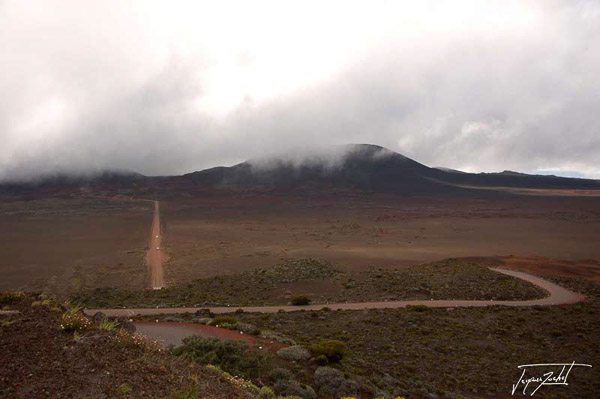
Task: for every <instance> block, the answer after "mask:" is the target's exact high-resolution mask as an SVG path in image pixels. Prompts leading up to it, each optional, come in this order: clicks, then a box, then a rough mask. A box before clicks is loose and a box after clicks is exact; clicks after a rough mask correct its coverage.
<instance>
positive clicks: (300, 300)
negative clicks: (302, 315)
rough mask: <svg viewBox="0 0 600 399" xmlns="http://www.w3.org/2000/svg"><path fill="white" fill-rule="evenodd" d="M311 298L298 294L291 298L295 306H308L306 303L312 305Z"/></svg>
mask: <svg viewBox="0 0 600 399" xmlns="http://www.w3.org/2000/svg"><path fill="white" fill-rule="evenodd" d="M310 302H311V300H310V298H309V297H307V296H296V297H293V298H292V300H291V303H292V305H294V306H306V305H310Z"/></svg>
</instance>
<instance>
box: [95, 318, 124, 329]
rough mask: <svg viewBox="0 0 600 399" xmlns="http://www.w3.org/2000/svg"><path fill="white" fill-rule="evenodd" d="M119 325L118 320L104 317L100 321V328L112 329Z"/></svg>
mask: <svg viewBox="0 0 600 399" xmlns="http://www.w3.org/2000/svg"><path fill="white" fill-rule="evenodd" d="M118 325H119V322H118V321H110V320H108V319H104V320H102V321H100V322H99V323H98V329H99V330H106V331H112V330H114V329H115V328H117V326H118Z"/></svg>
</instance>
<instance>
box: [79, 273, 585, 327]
mask: <svg viewBox="0 0 600 399" xmlns="http://www.w3.org/2000/svg"><path fill="white" fill-rule="evenodd" d="M491 270H494V271H496V272H498V273H503V274H506V275H509V276H512V277H516V278H520V279H522V280H525V281H528V282H530V283H532V284H535V285H537V286H538V287H540V288H543V289H544V290H546V291H548V293H549V294H550V295H549V296H547V297H545V298H542V299H533V300H528V301H472V300H456V301H455V300H436V301H388V302H356V303H329V304H316V305H308V306H241V307H238V306H232V307H223V306H221V307H200V308H160V309H155V308H143V309H141V308H140V309H86V310H85V312H86V313H87V314H90V315H92V314H94V313H95V312H98V311H101V312H103V313H104V314H106V315H107V316H109V317H117V316H135V315H150V314H160V313H169V314H172V313H186V312H189V313H194V312H196V311H198V310H200V309H209V310H210V311H211V312H212V313H217V314H220V313H231V312H234V311H236V310H237V309H242V310H244V311H245V312H259V313H276V312H278V311H280V310H284V311H288V312H291V311H296V310H301V309H304V310H319V309H322V308H323V307H325V306H326V307H328V308H330V309H332V310H337V309H349V310H359V309H389V308H405V307H407V306H409V305H425V306H429V307H434V308H453V307H485V306H494V305H502V306H533V305H543V306H548V305H564V304H569V303H575V302H580V301H583V300H584V299H585V296H584V295H582V294H578V293H575V292H572V291H569V290H567V289H565V288H563V287H561V286H559V285H556V284H554V283H551V282H550V281H547V280H544V279H542V278H540V277H536V276H532V275H531V274H527V273H523V272H517V271H514V270H506V269H499V268H491Z"/></svg>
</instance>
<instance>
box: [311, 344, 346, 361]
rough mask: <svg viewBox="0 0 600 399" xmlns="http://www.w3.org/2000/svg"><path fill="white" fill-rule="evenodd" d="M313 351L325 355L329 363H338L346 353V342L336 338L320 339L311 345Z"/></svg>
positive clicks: (317, 354)
mask: <svg viewBox="0 0 600 399" xmlns="http://www.w3.org/2000/svg"><path fill="white" fill-rule="evenodd" d="M311 350H312V351H313V353H314V354H315V355H316V356H317V357H319V356H321V355H322V356H325V357H326V358H327V360H328V361H329V362H330V363H338V362H339V361H340V360H342V358H343V357H344V354H345V353H346V344H345V343H343V342H342V341H338V340H337V339H322V340H320V341H319V342H317V343H316V344H314V345H313V346H312V347H311Z"/></svg>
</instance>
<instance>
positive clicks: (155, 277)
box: [146, 201, 165, 290]
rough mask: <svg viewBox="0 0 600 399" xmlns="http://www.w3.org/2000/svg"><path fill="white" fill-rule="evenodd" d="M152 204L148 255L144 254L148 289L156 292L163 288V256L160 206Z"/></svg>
mask: <svg viewBox="0 0 600 399" xmlns="http://www.w3.org/2000/svg"><path fill="white" fill-rule="evenodd" d="M152 202H154V219H153V220H152V229H151V231H150V242H149V244H148V245H149V247H148V253H147V254H146V264H147V266H148V275H149V277H150V287H151V288H153V289H155V290H158V289H160V288H162V287H164V285H165V282H164V277H163V276H164V273H163V266H162V261H163V254H162V248H161V247H160V243H161V238H162V236H161V231H160V204H159V202H158V201H152Z"/></svg>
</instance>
